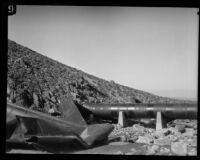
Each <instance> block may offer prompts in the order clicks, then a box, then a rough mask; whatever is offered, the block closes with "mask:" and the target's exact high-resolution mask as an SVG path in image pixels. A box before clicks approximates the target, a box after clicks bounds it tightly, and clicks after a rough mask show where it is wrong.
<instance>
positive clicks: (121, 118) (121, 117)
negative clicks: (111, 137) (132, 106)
mask: <svg viewBox="0 0 200 160" xmlns="http://www.w3.org/2000/svg"><path fill="white" fill-rule="evenodd" d="M118 124H119V125H120V126H122V127H125V118H124V112H123V111H119V117H118Z"/></svg>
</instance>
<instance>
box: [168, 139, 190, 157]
mask: <svg viewBox="0 0 200 160" xmlns="http://www.w3.org/2000/svg"><path fill="white" fill-rule="evenodd" d="M171 151H172V152H173V153H175V154H177V155H180V156H185V155H187V144H186V143H181V142H175V143H172V144H171Z"/></svg>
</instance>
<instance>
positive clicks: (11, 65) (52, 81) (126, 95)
mask: <svg viewBox="0 0 200 160" xmlns="http://www.w3.org/2000/svg"><path fill="white" fill-rule="evenodd" d="M67 94H71V96H72V97H73V99H74V100H75V101H76V102H78V103H79V104H81V103H83V102H92V103H177V102H183V101H180V100H175V99H170V98H164V97H160V96H156V95H153V94H150V93H147V92H144V91H141V90H137V89H134V88H130V87H126V86H123V85H120V84H117V83H115V82H114V81H106V80H103V79H100V78H98V77H95V76H92V75H90V74H87V73H85V72H83V71H81V70H78V69H75V68H72V67H69V66H67V65H64V64H62V63H60V62H57V61H55V60H53V59H51V58H48V57H46V56H43V55H41V54H39V53H37V52H35V51H33V50H31V49H29V48H27V47H24V46H22V45H20V44H17V43H15V42H13V41H11V40H8V72H7V98H8V100H10V101H12V102H13V103H17V104H19V105H22V106H25V107H28V108H29V107H31V108H33V109H37V110H42V111H44V112H46V111H47V110H48V109H49V107H50V106H52V107H56V108H57V109H59V107H58V106H59V103H60V100H61V99H62V98H63V97H64V96H66V95H67Z"/></svg>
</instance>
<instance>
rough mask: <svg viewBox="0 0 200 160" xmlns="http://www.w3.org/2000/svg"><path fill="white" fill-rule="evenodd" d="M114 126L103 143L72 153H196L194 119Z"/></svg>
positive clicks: (31, 152) (195, 126)
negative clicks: (164, 124)
mask: <svg viewBox="0 0 200 160" xmlns="http://www.w3.org/2000/svg"><path fill="white" fill-rule="evenodd" d="M113 125H114V130H113V131H112V132H111V134H110V135H109V137H108V142H107V144H105V145H102V146H98V147H94V148H91V149H87V150H82V151H74V152H68V153H72V154H114V155H177V156H196V155H197V120H174V121H172V122H170V123H168V124H167V128H164V129H162V130H159V131H156V130H155V129H154V128H148V127H147V126H146V125H145V127H144V126H143V125H141V123H136V124H134V125H132V126H130V127H125V128H122V127H120V126H119V125H116V124H113ZM7 153H25V154H47V153H48V152H45V151H34V150H10V151H9V152H7Z"/></svg>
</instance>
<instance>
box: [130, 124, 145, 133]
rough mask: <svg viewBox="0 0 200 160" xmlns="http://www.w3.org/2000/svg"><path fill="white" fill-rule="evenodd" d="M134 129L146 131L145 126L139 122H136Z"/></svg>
mask: <svg viewBox="0 0 200 160" xmlns="http://www.w3.org/2000/svg"><path fill="white" fill-rule="evenodd" d="M133 129H134V130H136V131H138V132H144V131H145V128H144V127H143V126H140V125H138V124H134V125H133Z"/></svg>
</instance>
